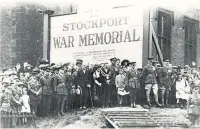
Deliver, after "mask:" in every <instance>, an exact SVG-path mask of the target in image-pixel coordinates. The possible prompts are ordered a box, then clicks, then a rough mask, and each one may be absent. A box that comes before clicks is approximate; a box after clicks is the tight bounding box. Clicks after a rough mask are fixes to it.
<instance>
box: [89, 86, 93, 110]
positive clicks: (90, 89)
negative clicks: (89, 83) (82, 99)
mask: <svg viewBox="0 0 200 129" xmlns="http://www.w3.org/2000/svg"><path fill="white" fill-rule="evenodd" d="M89 92H90V100H91V103H92V108H94V106H93V100H92V93H91V89H90V87H89Z"/></svg>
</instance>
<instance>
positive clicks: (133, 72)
mask: <svg viewBox="0 0 200 129" xmlns="http://www.w3.org/2000/svg"><path fill="white" fill-rule="evenodd" d="M129 66H130V70H128V71H127V72H126V78H125V85H126V87H127V89H128V91H129V92H130V93H129V100H130V102H131V107H133V108H135V106H136V105H135V102H136V96H137V92H138V89H139V75H138V72H137V69H135V67H136V62H129Z"/></svg>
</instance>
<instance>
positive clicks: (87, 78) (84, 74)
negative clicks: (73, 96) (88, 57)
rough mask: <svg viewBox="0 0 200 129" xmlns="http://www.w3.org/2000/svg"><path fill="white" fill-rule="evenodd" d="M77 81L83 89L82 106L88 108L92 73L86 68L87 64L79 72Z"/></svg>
mask: <svg viewBox="0 0 200 129" xmlns="http://www.w3.org/2000/svg"><path fill="white" fill-rule="evenodd" d="M77 83H78V87H80V88H81V90H82V94H81V96H80V108H81V109H82V108H83V109H86V107H87V102H88V97H89V88H90V87H91V85H90V84H91V73H90V71H89V70H87V69H86V65H83V66H82V69H81V70H79V71H78V72H77Z"/></svg>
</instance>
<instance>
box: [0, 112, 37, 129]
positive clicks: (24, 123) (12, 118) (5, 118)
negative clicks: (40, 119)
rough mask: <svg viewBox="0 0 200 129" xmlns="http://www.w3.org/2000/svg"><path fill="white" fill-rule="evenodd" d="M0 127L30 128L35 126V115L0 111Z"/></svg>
mask: <svg viewBox="0 0 200 129" xmlns="http://www.w3.org/2000/svg"><path fill="white" fill-rule="evenodd" d="M0 116H1V123H0V125H1V128H26V127H28V128H30V127H33V128H35V127H36V123H35V119H36V115H32V114H28V113H11V112H10V113H9V112H1V113H0Z"/></svg>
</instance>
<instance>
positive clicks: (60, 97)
mask: <svg viewBox="0 0 200 129" xmlns="http://www.w3.org/2000/svg"><path fill="white" fill-rule="evenodd" d="M54 87H55V88H56V89H55V90H56V99H57V114H58V115H60V113H61V115H64V106H65V101H66V99H67V96H68V89H67V87H66V84H65V76H64V74H63V75H61V74H60V73H58V74H56V75H55V78H54Z"/></svg>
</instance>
